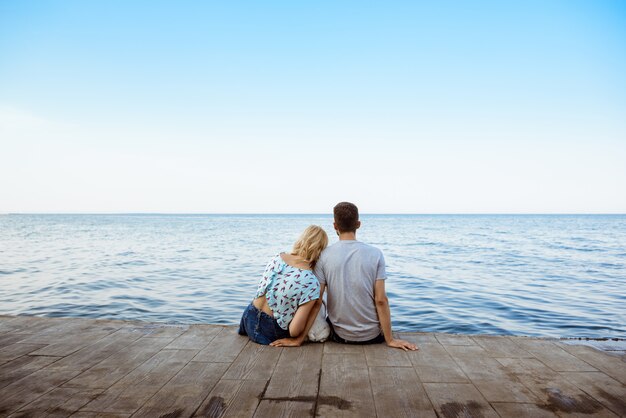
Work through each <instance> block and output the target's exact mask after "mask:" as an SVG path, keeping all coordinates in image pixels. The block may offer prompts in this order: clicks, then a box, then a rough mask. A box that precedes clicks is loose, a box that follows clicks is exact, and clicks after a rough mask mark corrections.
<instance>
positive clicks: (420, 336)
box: [398, 332, 439, 347]
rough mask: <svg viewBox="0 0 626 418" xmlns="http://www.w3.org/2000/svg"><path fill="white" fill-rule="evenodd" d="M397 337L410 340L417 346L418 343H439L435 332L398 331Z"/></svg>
mask: <svg viewBox="0 0 626 418" xmlns="http://www.w3.org/2000/svg"><path fill="white" fill-rule="evenodd" d="M398 338H401V339H403V340H407V341H409V342H412V343H414V344H415V345H417V346H418V347H419V345H420V344H439V341H438V340H437V338H436V337H435V334H432V333H430V332H399V333H398Z"/></svg>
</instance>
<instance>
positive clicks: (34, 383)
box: [0, 369, 78, 416]
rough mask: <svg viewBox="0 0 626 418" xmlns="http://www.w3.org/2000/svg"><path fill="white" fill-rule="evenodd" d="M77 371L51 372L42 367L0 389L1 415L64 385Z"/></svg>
mask: <svg viewBox="0 0 626 418" xmlns="http://www.w3.org/2000/svg"><path fill="white" fill-rule="evenodd" d="M77 373H78V372H77V371H74V370H67V371H66V370H63V371H60V372H58V373H51V372H50V371H49V370H46V369H41V370H38V371H36V372H34V373H31V374H29V375H28V376H26V377H23V378H22V379H19V380H17V381H15V382H13V383H11V384H10V385H8V386H6V387H4V388H2V389H0V416H7V415H9V414H10V413H11V412H15V411H17V410H18V409H20V408H22V407H23V406H24V405H26V404H28V403H30V402H32V401H34V400H35V399H37V398H39V397H40V396H42V395H44V394H46V393H47V392H49V391H51V390H52V389H54V388H55V387H57V386H60V385H62V384H63V383H65V382H66V381H68V380H69V379H71V378H72V377H74V376H75V375H76V374H77Z"/></svg>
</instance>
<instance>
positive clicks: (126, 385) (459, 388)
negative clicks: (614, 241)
mask: <svg viewBox="0 0 626 418" xmlns="http://www.w3.org/2000/svg"><path fill="white" fill-rule="evenodd" d="M399 336H400V337H401V338H404V339H407V340H410V341H413V342H415V343H417V344H418V346H419V348H420V349H419V351H416V352H404V351H401V350H397V349H390V348H387V347H386V346H385V345H375V346H347V345H339V344H334V343H323V344H321V343H311V344H305V345H303V346H302V347H298V348H274V347H268V346H261V345H258V344H255V343H253V342H250V341H249V340H248V339H247V338H246V337H241V336H239V335H237V333H236V329H235V328H234V327H223V326H216V325H166V324H153V323H144V322H135V321H113V320H92V319H73V318H38V317H27V316H17V317H14V316H1V317H0V417H7V416H10V417H44V416H53V417H67V416H72V417H130V416H132V417H170V418H174V417H191V416H202V417H204V416H206V417H253V416H254V417H279V416H294V417H303V416H320V417H375V416H379V417H446V418H448V417H498V416H500V417H554V416H561V417H569V416H572V417H588V416H589V417H595V416H598V417H616V416H625V415H626V361H625V357H624V355H623V353H620V351H619V350H614V351H615V353H614V354H609V353H607V352H603V351H599V350H597V349H595V348H593V347H589V346H585V345H571V344H569V342H563V341H560V340H547V339H535V338H525V337H489V336H467V335H450V334H432V333H400V334H399Z"/></svg>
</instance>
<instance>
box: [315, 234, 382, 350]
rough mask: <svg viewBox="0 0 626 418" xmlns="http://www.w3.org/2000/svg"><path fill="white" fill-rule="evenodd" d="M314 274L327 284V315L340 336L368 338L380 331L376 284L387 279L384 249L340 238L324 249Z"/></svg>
mask: <svg viewBox="0 0 626 418" xmlns="http://www.w3.org/2000/svg"><path fill="white" fill-rule="evenodd" d="M315 275H316V276H317V278H318V279H319V281H320V283H321V284H326V289H327V298H328V300H327V307H328V317H329V318H330V322H331V323H332V324H333V327H334V329H335V332H336V333H337V334H338V335H339V336H340V337H341V338H343V339H344V340H349V341H367V340H371V339H372V338H375V337H376V336H378V335H379V334H380V332H381V329H380V322H379V321H378V313H377V312H376V304H375V302H374V284H375V283H376V280H385V279H386V278H387V274H386V273H385V259H384V257H383V253H382V251H380V250H379V249H378V248H376V247H372V246H371V245H367V244H364V243H362V242H360V241H352V240H340V241H338V242H336V243H334V244H333V245H331V246H329V247H328V248H326V249H325V250H324V251H323V252H322V255H321V256H320V259H319V260H318V262H317V265H316V266H315Z"/></svg>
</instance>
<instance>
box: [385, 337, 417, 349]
mask: <svg viewBox="0 0 626 418" xmlns="http://www.w3.org/2000/svg"><path fill="white" fill-rule="evenodd" d="M387 346H389V347H393V348H401V349H403V350H404V351H409V350H411V351H415V350H417V349H418V348H417V346H416V345H415V344H413V343H410V342H408V341H404V340H397V339H395V338H394V339H393V340H391V341H389V342H388V343H387Z"/></svg>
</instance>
